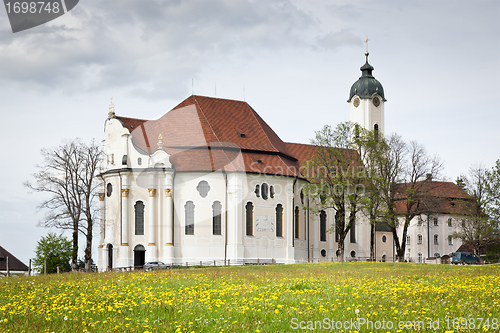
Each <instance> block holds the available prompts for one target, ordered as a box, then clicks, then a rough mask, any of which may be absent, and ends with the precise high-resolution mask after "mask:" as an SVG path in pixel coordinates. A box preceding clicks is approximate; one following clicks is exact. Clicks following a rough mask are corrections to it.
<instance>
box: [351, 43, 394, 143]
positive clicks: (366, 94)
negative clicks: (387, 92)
mask: <svg viewBox="0 0 500 333" xmlns="http://www.w3.org/2000/svg"><path fill="white" fill-rule="evenodd" d="M365 42H366V43H367V45H368V38H367V39H366V41H365ZM368 55H369V53H368V46H367V51H366V52H365V57H366V62H365V64H364V65H363V66H362V67H361V68H360V70H361V77H360V78H359V79H358V81H356V82H354V84H353V85H352V87H351V91H350V94H349V100H348V101H347V102H348V103H349V112H350V121H351V122H352V123H356V124H358V125H359V126H361V127H363V128H365V129H367V130H377V131H379V132H380V133H382V134H383V133H384V103H385V102H386V101H387V100H386V99H385V96H384V88H383V87H382V84H381V83H380V82H379V81H378V80H377V79H375V77H374V76H373V75H372V71H373V69H374V68H373V67H372V66H371V65H370V64H369V63H368Z"/></svg>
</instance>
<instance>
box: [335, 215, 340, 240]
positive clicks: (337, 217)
mask: <svg viewBox="0 0 500 333" xmlns="http://www.w3.org/2000/svg"><path fill="white" fill-rule="evenodd" d="M339 219H340V212H339V211H337V212H336V213H335V242H337V243H338V242H339V230H338V229H337V228H338V221H339Z"/></svg>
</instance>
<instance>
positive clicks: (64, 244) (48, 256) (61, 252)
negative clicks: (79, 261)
mask: <svg viewBox="0 0 500 333" xmlns="http://www.w3.org/2000/svg"><path fill="white" fill-rule="evenodd" d="M72 252H73V250H72V243H71V241H70V240H68V239H66V238H65V237H64V236H62V235H56V234H55V233H52V232H50V233H49V234H47V236H45V237H42V238H41V239H40V240H39V241H38V244H37V246H36V250H35V258H34V259H33V267H34V268H35V270H36V271H37V272H38V273H40V274H41V273H43V272H44V265H45V262H46V263H47V273H48V274H51V273H56V272H57V267H59V269H60V270H61V271H62V272H69V271H70V270H71V266H70V263H69V262H70V260H71V257H72Z"/></svg>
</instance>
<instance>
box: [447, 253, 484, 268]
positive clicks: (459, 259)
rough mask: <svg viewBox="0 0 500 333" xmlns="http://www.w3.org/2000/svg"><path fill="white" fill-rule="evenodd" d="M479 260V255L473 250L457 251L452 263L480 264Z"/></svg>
mask: <svg viewBox="0 0 500 333" xmlns="http://www.w3.org/2000/svg"><path fill="white" fill-rule="evenodd" d="M479 262H480V259H479V257H478V256H476V255H475V254H474V253H472V252H455V253H453V257H452V259H451V263H452V264H455V265H458V264H462V265H465V264H479Z"/></svg>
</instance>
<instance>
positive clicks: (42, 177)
mask: <svg viewBox="0 0 500 333" xmlns="http://www.w3.org/2000/svg"><path fill="white" fill-rule="evenodd" d="M41 154H42V156H43V159H44V161H43V163H42V164H41V165H38V166H37V169H38V172H36V173H34V174H33V178H34V179H35V182H34V183H31V182H26V183H25V186H27V187H28V188H29V189H31V190H33V191H35V192H40V193H45V194H48V199H46V200H44V201H43V202H42V203H41V204H40V205H39V209H41V210H47V214H46V215H45V218H44V219H43V221H41V222H40V223H39V225H40V226H43V227H46V228H51V227H53V228H57V229H63V230H71V232H72V241H73V252H72V259H71V266H72V269H74V270H75V269H76V267H77V259H78V232H82V234H83V235H85V236H86V238H87V246H86V249H85V261H86V262H87V261H89V265H90V259H91V248H92V230H93V228H92V226H93V224H94V223H95V218H94V214H95V213H94V207H93V206H94V205H93V200H94V197H95V191H96V180H95V176H96V173H97V166H98V161H99V159H100V156H101V150H100V148H99V147H98V146H96V144H95V143H94V141H92V142H91V143H90V145H89V146H87V145H86V144H85V143H83V142H81V140H79V139H76V140H73V141H67V142H65V143H63V144H62V145H60V146H59V147H55V148H49V149H42V150H41Z"/></svg>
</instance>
